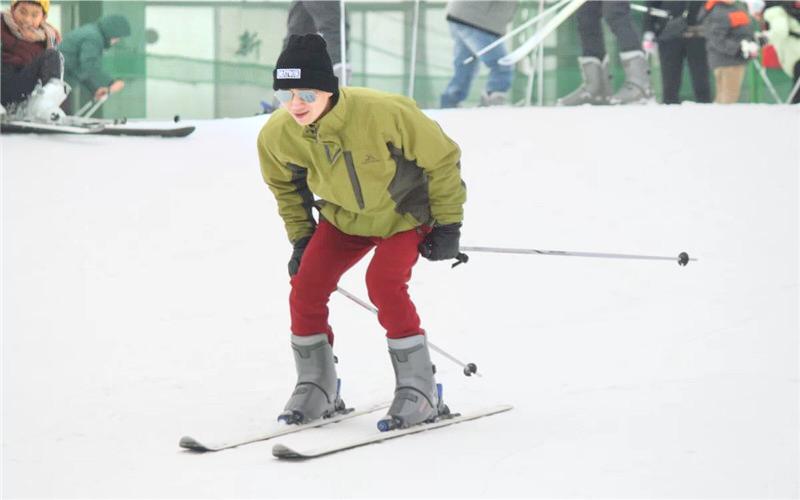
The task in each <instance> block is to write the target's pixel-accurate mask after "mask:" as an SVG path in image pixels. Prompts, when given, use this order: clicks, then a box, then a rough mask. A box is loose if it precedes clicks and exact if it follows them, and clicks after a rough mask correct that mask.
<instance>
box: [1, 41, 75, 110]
mask: <svg viewBox="0 0 800 500" xmlns="http://www.w3.org/2000/svg"><path fill="white" fill-rule="evenodd" d="M61 67H62V63H61V54H60V53H59V52H58V51H57V50H55V49H47V50H45V51H44V52H42V53H41V55H39V57H37V58H36V59H34V60H33V61H31V63H30V64H28V65H27V66H23V67H21V68H15V67H14V66H10V65H3V77H2V79H0V87H2V89H1V90H0V94H2V95H1V96H0V100H1V101H2V103H3V106H5V105H8V104H12V103H19V102H22V101H24V100H25V99H27V98H28V96H29V95H30V93H31V92H33V89H34V88H35V87H36V84H37V83H39V82H40V81H41V82H42V83H43V84H44V83H47V82H48V81H50V79H51V78H60V77H61Z"/></svg>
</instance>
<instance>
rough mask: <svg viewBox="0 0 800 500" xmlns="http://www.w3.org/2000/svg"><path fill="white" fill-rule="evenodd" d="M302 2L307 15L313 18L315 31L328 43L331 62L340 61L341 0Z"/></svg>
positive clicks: (308, 0)
mask: <svg viewBox="0 0 800 500" xmlns="http://www.w3.org/2000/svg"><path fill="white" fill-rule="evenodd" d="M302 3H303V6H304V7H305V9H306V12H308V15H309V16H311V19H313V20H314V26H316V27H317V29H316V31H317V32H319V34H320V35H322V38H324V39H325V43H327V44H328V55H329V56H331V62H333V64H336V63H339V62H342V39H341V33H342V29H341V19H342V16H341V2H340V1H338V0H336V1H332V0H327V1H324V2H320V1H316V0H307V1H304V2H302Z"/></svg>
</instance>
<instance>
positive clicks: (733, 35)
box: [706, 11, 753, 60]
mask: <svg viewBox="0 0 800 500" xmlns="http://www.w3.org/2000/svg"><path fill="white" fill-rule="evenodd" d="M736 15H737V16H738V17H739V18H741V17H742V16H745V18H746V16H747V14H745V13H744V12H742V11H737V13H736ZM712 16H713V17H712ZM709 17H710V19H709V23H708V24H707V25H706V26H707V27H706V43H707V44H709V45H711V46H712V47H713V48H714V49H715V50H717V51H718V52H721V53H723V54H727V55H729V56H736V55H739V54H740V53H741V50H742V49H741V43H742V40H744V39H748V38H752V37H753V27H752V26H751V25H750V23H749V18H747V19H748V22H747V23H746V24H741V25H737V26H734V25H733V23H732V20H731V14H727V13H718V12H716V11H714V12H712V14H711V16H709ZM742 60H744V57H742Z"/></svg>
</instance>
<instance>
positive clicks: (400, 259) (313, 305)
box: [289, 221, 429, 344]
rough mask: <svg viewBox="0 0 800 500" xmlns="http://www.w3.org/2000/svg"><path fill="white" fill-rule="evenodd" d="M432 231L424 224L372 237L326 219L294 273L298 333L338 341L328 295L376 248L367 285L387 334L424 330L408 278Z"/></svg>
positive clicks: (292, 303)
mask: <svg viewBox="0 0 800 500" xmlns="http://www.w3.org/2000/svg"><path fill="white" fill-rule="evenodd" d="M428 231H429V230H428V229H427V228H422V227H420V228H417V229H412V230H410V231H403V232H401V233H397V234H395V235H393V236H391V237H389V238H385V239H383V238H367V237H363V236H351V235H348V234H345V233H343V232H341V231H339V230H338V229H336V227H334V226H333V224H330V223H329V222H326V221H322V222H320V224H319V226H318V227H317V230H316V231H315V232H314V236H313V237H312V238H311V241H309V243H308V246H307V247H306V250H305V252H304V253H303V258H302V260H301V261H300V270H299V271H298V273H297V274H296V275H295V276H294V277H293V278H292V292H291V294H290V296H289V307H290V311H291V317H292V333H293V334H294V335H299V336H306V335H315V334H318V333H326V334H327V335H328V341H329V342H330V343H331V344H333V330H332V328H331V326H330V325H329V324H328V299H329V298H330V296H331V294H332V293H333V292H334V291H335V290H336V287H337V285H338V283H339V278H341V276H342V275H343V274H344V273H345V271H347V270H348V269H350V268H351V267H353V266H354V265H355V264H356V263H357V262H358V261H359V260H361V258H363V257H364V256H365V255H366V254H367V253H368V252H369V251H370V250H371V249H372V248H375V255H374V256H373V257H372V260H371V261H370V263H369V267H368V268H367V276H366V279H367V290H368V292H369V299H370V301H372V303H373V304H374V305H375V307H377V308H378V321H379V322H380V324H381V325H382V326H383V327H384V328H385V329H386V336H387V337H389V338H393V339H397V338H403V337H408V336H411V335H418V334H424V333H425V332H424V330H422V329H421V328H420V319H419V316H418V315H417V310H416V308H415V307H414V304H413V303H412V302H411V298H410V297H409V296H408V281H409V280H410V279H411V268H412V267H414V264H416V262H417V259H418V258H419V250H418V249H417V247H418V246H419V244H420V243H421V242H422V240H423V239H424V238H425V235H426V234H427V233H428Z"/></svg>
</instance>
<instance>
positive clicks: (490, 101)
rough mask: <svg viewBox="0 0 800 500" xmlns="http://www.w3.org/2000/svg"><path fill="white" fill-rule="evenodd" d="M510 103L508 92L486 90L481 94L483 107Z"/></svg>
mask: <svg viewBox="0 0 800 500" xmlns="http://www.w3.org/2000/svg"><path fill="white" fill-rule="evenodd" d="M506 104H508V92H489V93H488V94H487V93H486V92H484V93H483V94H481V103H480V106H481V107H487V106H505V105H506Z"/></svg>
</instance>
